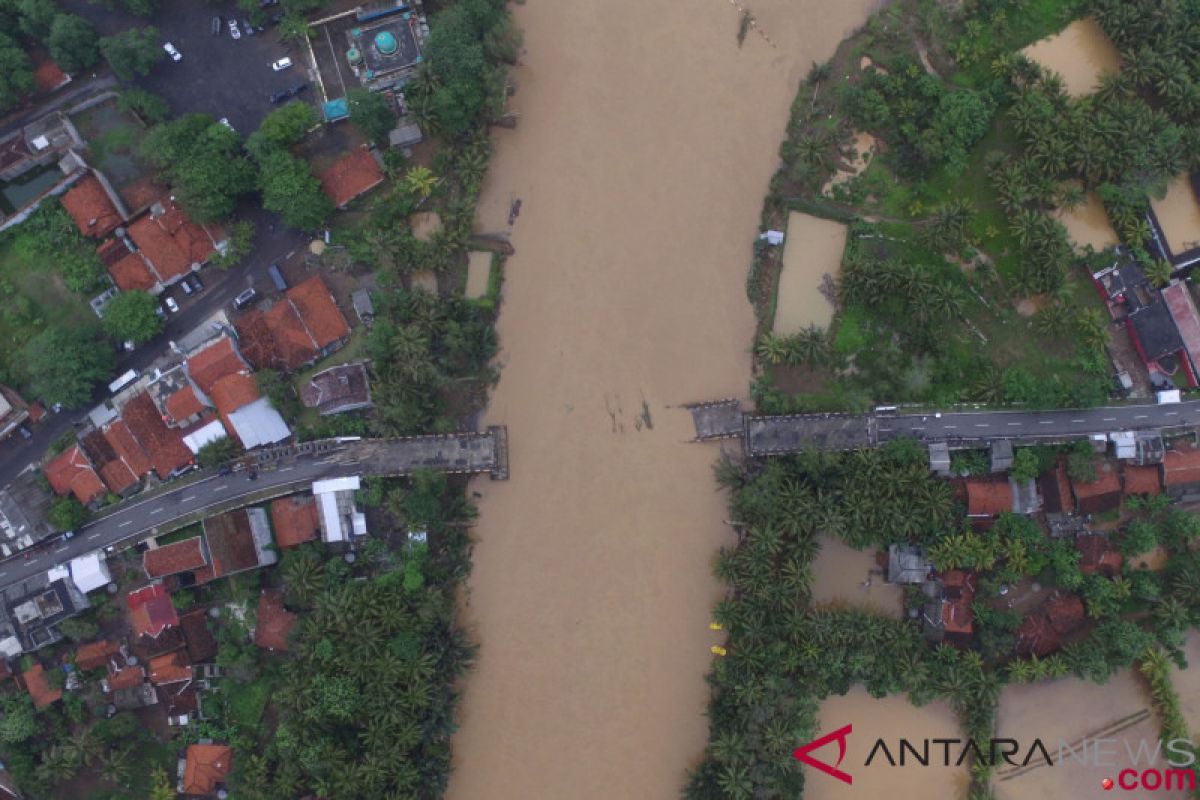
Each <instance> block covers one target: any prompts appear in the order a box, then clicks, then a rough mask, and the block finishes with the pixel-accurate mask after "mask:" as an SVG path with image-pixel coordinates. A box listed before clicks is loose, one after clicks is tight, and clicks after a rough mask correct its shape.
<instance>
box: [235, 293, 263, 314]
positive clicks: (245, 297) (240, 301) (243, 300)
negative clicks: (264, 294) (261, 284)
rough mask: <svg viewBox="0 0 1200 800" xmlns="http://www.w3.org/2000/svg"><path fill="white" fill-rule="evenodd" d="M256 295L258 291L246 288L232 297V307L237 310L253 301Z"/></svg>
mask: <svg viewBox="0 0 1200 800" xmlns="http://www.w3.org/2000/svg"><path fill="white" fill-rule="evenodd" d="M256 297H258V292H256V291H254V290H253V289H247V290H246V291H244V292H242V293H241V294H239V295H238V296H237V297H235V298H234V299H233V307H234V308H236V309H238V310H239V311H240V310H241V309H243V308H245V307H246V306H248V305H250V304H251V303H253V302H254V298H256Z"/></svg>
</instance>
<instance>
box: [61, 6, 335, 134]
mask: <svg viewBox="0 0 1200 800" xmlns="http://www.w3.org/2000/svg"><path fill="white" fill-rule="evenodd" d="M61 5H62V6H63V7H65V8H66V9H68V10H70V11H71V12H72V13H75V14H78V15H79V16H81V17H84V18H85V19H87V20H88V21H89V22H91V23H92V25H94V26H95V27H96V29H97V31H98V32H99V33H100V35H102V36H108V35H112V34H114V33H118V32H120V31H121V30H124V29H126V28H130V27H136V26H140V25H146V24H150V25H153V26H155V27H156V28H158V30H159V33H160V34H161V38H162V41H164V42H166V41H169V42H171V43H172V44H173V45H175V47H176V48H177V49H178V50H179V52H180V53H182V54H183V60H181V61H179V62H173V61H171V60H169V59H166V58H164V60H163V61H162V63H160V64H158V65H157V66H156V67H155V68H154V70H153V71H152V72H151V73H150V75H149V76H147V77H145V78H139V79H138V80H137V81H136V83H137V84H138V85H139V86H141V87H142V88H144V89H147V90H149V91H151V92H154V93H155V94H157V95H159V96H160V97H162V98H163V99H165V100H166V101H167V102H168V103H170V105H171V111H172V113H174V114H185V113H189V112H201V113H205V114H211V115H212V116H214V117H217V118H220V117H226V118H228V119H229V121H230V122H231V123H232V124H233V126H234V127H235V128H236V129H237V131H238V132H239V133H241V134H242V135H248V134H250V133H252V132H253V131H254V130H255V129H257V128H258V125H259V123H260V122H262V118H263V117H264V116H266V115H267V113H268V112H269V111H271V109H272V108H273V106H272V105H271V104H270V101H269V98H270V95H271V93H272V92H275V91H278V90H280V89H287V88H290V87H292V86H294V85H295V84H297V83H300V82H302V81H303V82H308V81H309V80H310V77H311V76H310V75H309V74H308V69H307V64H306V59H305V58H304V57H303V51H302V50H303V49H302V48H300V47H294V46H292V45H290V44H288V43H286V42H283V41H281V40H280V38H279V36H278V35H277V33H276V31H275V29H274V28H273V27H271V26H267V28H266V30H265V31H263V32H262V33H257V34H255V35H253V36H247V35H246V34H245V31H244V25H242V23H241V20H243V19H244V18H245V14H244V13H242V12H241V11H239V10H238V9H237V8H236V6H235V5H234V4H232V3H227V2H224V3H211V4H210V3H202V2H197V0H174V2H170V3H164V4H163V6H162V7H161V8H160V9H159V10H158V12H157V13H156V14H155V15H154V16H153V17H151V18H150V19H149V20H141V19H138V18H135V17H131V16H129V15H128V14H124V13H121V12H113V11H107V10H106V9H105V8H104V7H103V6H102V5H92V4H91V3H90V2H88V0H61ZM269 10H270V9H269ZM233 15H236V17H237V19H238V20H239V27H241V28H243V32H242V37H241V38H240V39H238V40H236V41H235V40H234V39H233V38H232V37H231V36H230V33H229V25H228V22H229V19H230V18H231V16H233ZM215 16H220V17H221V33H220V34H219V35H213V33H212V20H213V17H215ZM164 55H165V54H164ZM284 56H290V57H291V59H292V61H293V62H294V66H292V68H291V69H287V70H284V71H282V72H274V71H273V70H272V69H271V62H272V61H275V60H277V59H279V58H282V57H284ZM316 94H317V93H316V92H315V91H314V90H313V88H310V89H309V90H308V91H307V92H305V93H304V94H303V95H301V97H303V98H304V99H305V100H306V101H307V102H310V103H311V102H315V100H316Z"/></svg>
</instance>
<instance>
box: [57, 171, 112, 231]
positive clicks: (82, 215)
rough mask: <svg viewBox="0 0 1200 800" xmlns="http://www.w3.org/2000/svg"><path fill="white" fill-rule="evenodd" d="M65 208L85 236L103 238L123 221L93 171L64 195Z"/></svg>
mask: <svg viewBox="0 0 1200 800" xmlns="http://www.w3.org/2000/svg"><path fill="white" fill-rule="evenodd" d="M62 204H63V208H65V209H66V210H67V213H68V214H70V215H71V219H73V220H75V224H76V225H77V226H78V227H79V232H80V233H82V234H83V235H84V236H92V237H94V238H96V239H103V238H104V237H105V236H108V234H110V233H112V232H113V231H114V230H116V229H117V228H118V227H119V226H120V225H121V222H122V219H121V214H120V212H119V211H117V207H116V206H115V205H113V202H112V200H111V199H110V198H109V196H108V192H106V191H104V187H103V186H102V185H101V184H100V181H99V180H98V179H97V178H96V176H95V175H93V174H92V173H90V172H89V173H88V174H87V175H84V176H83V177H82V178H80V179H79V180H77V181H76V182H75V185H74V186H72V187H71V188H70V189H68V190H67V193H66V194H64V195H63V196H62Z"/></svg>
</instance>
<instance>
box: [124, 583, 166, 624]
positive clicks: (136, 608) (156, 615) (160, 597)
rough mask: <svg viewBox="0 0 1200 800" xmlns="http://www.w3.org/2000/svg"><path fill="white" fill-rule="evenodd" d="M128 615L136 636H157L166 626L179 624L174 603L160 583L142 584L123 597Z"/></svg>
mask: <svg viewBox="0 0 1200 800" xmlns="http://www.w3.org/2000/svg"><path fill="white" fill-rule="evenodd" d="M125 602H126V603H127V604H128V605H129V617H130V621H131V622H132V623H133V630H134V633H136V634H137V635H138V636H158V635H159V634H160V633H162V632H163V631H164V630H166V629H167V628H172V627H175V626H177V625H179V615H178V614H176V613H175V604H174V603H172V602H171V596H170V595H169V594H167V590H166V588H165V587H163V585H162V584H161V583H155V584H151V585H150V586H143V587H142V588H141V589H138V590H137V591H133V592H130V593H129V594H128V596H126V598H125Z"/></svg>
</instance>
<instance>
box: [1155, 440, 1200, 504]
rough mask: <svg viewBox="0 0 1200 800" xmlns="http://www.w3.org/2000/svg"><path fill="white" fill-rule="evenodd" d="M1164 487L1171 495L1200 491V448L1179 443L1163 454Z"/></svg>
mask: <svg viewBox="0 0 1200 800" xmlns="http://www.w3.org/2000/svg"><path fill="white" fill-rule="evenodd" d="M1160 466H1161V467H1162V483H1163V488H1164V490H1165V491H1166V493H1167V494H1168V495H1170V496H1171V497H1182V496H1183V495H1186V494H1194V493H1196V492H1200V448H1198V447H1195V446H1193V445H1187V444H1179V445H1176V446H1175V447H1173V448H1171V449H1170V450H1168V451H1166V453H1164V454H1163V460H1162V464H1161V465H1160Z"/></svg>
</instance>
